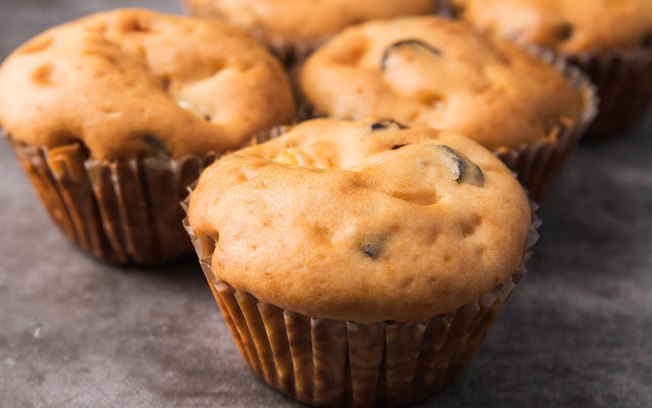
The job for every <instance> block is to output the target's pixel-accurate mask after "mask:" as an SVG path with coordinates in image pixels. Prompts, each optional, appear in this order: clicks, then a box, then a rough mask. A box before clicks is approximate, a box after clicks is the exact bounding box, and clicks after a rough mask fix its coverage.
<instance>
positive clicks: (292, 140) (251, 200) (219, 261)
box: [188, 119, 532, 323]
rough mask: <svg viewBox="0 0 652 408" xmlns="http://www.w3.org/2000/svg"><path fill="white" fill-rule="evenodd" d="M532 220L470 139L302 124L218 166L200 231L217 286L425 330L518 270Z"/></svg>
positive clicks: (203, 188)
mask: <svg viewBox="0 0 652 408" xmlns="http://www.w3.org/2000/svg"><path fill="white" fill-rule="evenodd" d="M531 219H532V215H531V212H530V205H529V202H528V199H527V197H526V195H525V193H524V191H523V189H522V187H521V186H520V185H519V183H518V182H517V180H516V179H515V178H514V177H513V175H512V174H511V172H510V171H509V170H508V169H507V168H506V167H505V166H504V165H503V164H502V163H501V162H500V160H498V159H497V158H496V157H495V156H494V155H492V154H491V152H489V151H487V150H486V149H484V148H483V147H481V146H480V145H478V144H477V143H475V142H473V141H471V140H470V139H467V138H464V137H462V136H458V135H456V134H452V133H447V132H439V131H436V130H432V129H428V128H412V129H408V128H405V127H404V126H402V125H400V124H398V123H396V122H392V121H379V122H373V121H369V120H367V121H359V122H340V121H333V120H329V119H319V120H314V121H309V122H304V123H303V124H300V125H298V126H296V127H295V128H293V129H292V130H291V131H290V132H288V133H286V134H285V135H283V136H282V137H280V138H277V139H274V140H271V141H269V142H266V143H264V144H261V145H258V146H254V147H250V148H247V149H243V150H240V151H238V152H236V153H234V154H233V155H230V156H227V157H225V158H223V159H221V160H219V161H218V162H216V163H214V164H213V165H211V166H210V167H209V168H207V169H206V170H205V171H204V173H202V175H201V176H200V179H199V182H198V185H197V187H196V189H195V191H194V192H193V194H192V195H191V200H190V204H189V215H188V221H189V225H190V227H191V228H192V230H193V231H194V233H195V234H196V235H197V236H198V237H200V238H203V239H208V240H210V239H211V238H212V239H215V240H216V247H215V249H214V254H213V258H212V268H213V271H214V273H215V277H216V278H217V279H219V280H223V281H225V282H227V283H228V284H229V285H231V286H233V287H234V288H236V289H237V290H241V291H244V292H248V293H251V294H252V295H254V296H256V298H257V299H259V300H260V301H262V302H267V303H270V304H273V305H275V306H277V307H281V308H284V309H288V310H292V311H294V312H299V313H302V314H305V315H308V316H315V317H324V318H329V319H338V320H350V321H356V322H361V323H375V322H383V321H388V320H391V321H399V322H414V321H416V322H427V321H428V320H429V319H431V318H433V317H434V316H436V315H439V314H445V313H449V312H453V311H455V310H456V309H458V308H459V307H461V306H463V305H465V304H468V303H471V302H473V301H474V300H475V299H477V298H478V297H480V296H481V295H482V294H484V293H487V292H490V291H491V290H492V289H494V288H495V287H496V286H497V285H499V284H500V283H501V282H503V281H504V280H505V279H507V278H508V277H510V276H511V275H512V273H514V271H515V270H516V269H517V268H518V266H519V265H520V263H521V261H522V258H523V252H524V245H525V241H526V236H527V233H528V229H529V227H530V223H531Z"/></svg>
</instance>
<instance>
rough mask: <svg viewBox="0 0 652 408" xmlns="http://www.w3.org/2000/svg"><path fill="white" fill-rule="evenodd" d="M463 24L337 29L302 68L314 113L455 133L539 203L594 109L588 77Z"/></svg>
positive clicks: (422, 20)
mask: <svg viewBox="0 0 652 408" xmlns="http://www.w3.org/2000/svg"><path fill="white" fill-rule="evenodd" d="M551 62H552V64H551V63H548V62H546V61H543V60H542V59H541V58H539V57H537V56H534V55H532V54H530V53H528V52H526V51H524V50H522V49H521V48H519V47H517V46H516V45H513V44H511V43H509V42H508V41H505V40H502V39H499V38H487V37H485V36H483V35H482V34H480V33H479V32H477V31H475V30H473V29H472V28H471V27H469V26H468V25H467V24H465V23H462V22H454V21H449V20H446V19H443V18H440V17H436V16H428V17H412V18H404V19H396V20H381V21H373V22H368V23H365V24H361V25H359V26H356V27H351V28H349V29H347V30H345V31H343V32H342V33H341V34H340V35H338V36H337V37H335V38H334V39H333V40H331V41H330V42H329V43H328V44H326V45H324V46H323V47H321V48H320V49H319V50H317V51H316V52H315V53H314V54H313V55H312V56H311V57H310V58H309V59H308V60H307V61H306V63H305V65H304V66H303V68H302V70H301V74H300V85H301V91H302V93H303V96H304V97H305V99H306V101H307V103H308V104H309V105H310V106H311V109H312V110H313V115H314V116H328V117H333V118H340V119H351V118H362V117H382V118H391V119H395V120H397V121H399V122H402V123H405V124H408V125H413V124H419V125H426V126H429V127H433V128H439V129H449V130H453V131H456V132H460V133H462V134H464V135H466V136H468V137H471V138H472V139H474V140H476V141H478V142H480V143H481V144H482V145H484V146H485V147H486V148H488V149H490V150H493V151H495V152H496V153H497V154H499V155H501V157H503V158H504V160H505V161H506V163H507V164H508V165H509V166H510V167H511V168H512V169H513V170H515V171H516V172H518V174H519V178H520V179H521V181H522V182H523V183H524V185H525V186H526V187H527V188H528V189H529V190H530V192H531V193H532V195H533V197H535V198H536V199H537V200H540V199H542V198H543V197H544V195H545V193H546V192H547V191H548V189H549V187H550V184H551V182H552V180H553V179H554V177H555V176H556V174H557V173H558V170H559V165H560V164H561V162H562V161H563V159H564V158H565V157H566V155H567V154H568V152H569V151H571V150H572V148H573V147H574V146H575V144H576V141H577V139H578V138H579V136H580V135H581V133H582V131H583V129H584V127H585V126H586V124H587V123H588V122H589V121H590V120H591V118H592V117H593V114H594V110H595V101H594V98H593V94H592V89H591V86H590V84H589V83H588V82H587V81H585V80H584V78H582V77H581V75H579V74H578V72H576V71H574V70H572V69H568V68H567V67H565V66H564V65H563V62H561V61H551Z"/></svg>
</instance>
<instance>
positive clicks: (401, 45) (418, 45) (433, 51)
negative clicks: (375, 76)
mask: <svg viewBox="0 0 652 408" xmlns="http://www.w3.org/2000/svg"><path fill="white" fill-rule="evenodd" d="M401 49H410V50H413V51H415V52H419V51H425V52H427V53H428V54H429V55H432V56H436V57H441V55H442V54H441V51H439V50H438V49H437V48H435V47H433V46H430V45H428V44H426V43H424V42H423V41H421V40H417V39H408V40H401V41H398V42H395V43H394V44H392V45H390V46H389V47H387V48H385V52H383V58H382V60H381V61H380V69H381V70H383V71H385V69H386V68H387V61H388V60H389V58H391V56H392V54H393V53H394V52H396V51H399V50H401Z"/></svg>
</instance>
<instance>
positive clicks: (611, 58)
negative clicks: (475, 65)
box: [453, 0, 652, 136]
mask: <svg viewBox="0 0 652 408" xmlns="http://www.w3.org/2000/svg"><path fill="white" fill-rule="evenodd" d="M453 3H454V5H455V6H456V7H455V8H457V9H458V10H457V14H458V16H459V18H460V19H463V20H465V21H467V22H469V23H471V24H473V25H475V26H476V27H478V28H480V29H481V30H483V31H486V32H489V33H493V34H496V35H501V36H504V37H506V38H508V39H510V40H513V41H515V42H517V43H519V44H535V45H536V46H539V47H544V48H546V49H550V50H553V51H554V52H556V53H559V54H560V55H563V56H564V57H566V58H567V59H568V60H569V61H570V62H571V63H572V64H574V65H576V66H577V67H579V68H580V69H581V70H582V71H583V72H584V73H585V74H586V75H587V76H588V77H589V78H590V79H591V81H592V82H593V83H595V84H596V87H597V91H598V96H599V97H600V112H599V114H598V116H597V118H596V120H595V122H594V123H593V124H592V126H591V128H590V129H589V130H588V131H587V134H588V135H589V136H617V135H621V134H625V133H626V131H627V130H628V129H629V128H631V127H632V126H634V125H635V124H636V123H637V122H639V121H640V119H641V118H643V117H644V115H645V114H646V112H648V111H649V107H650V104H651V103H652V44H651V42H650V40H651V35H652V2H651V1H649V0H617V1H616V0H477V1H476V0H455V1H453Z"/></svg>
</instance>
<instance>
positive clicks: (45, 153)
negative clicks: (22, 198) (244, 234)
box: [7, 137, 214, 265]
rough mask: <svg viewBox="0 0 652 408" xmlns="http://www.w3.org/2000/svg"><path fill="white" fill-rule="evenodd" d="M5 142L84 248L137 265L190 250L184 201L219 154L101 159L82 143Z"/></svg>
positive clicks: (57, 219)
mask: <svg viewBox="0 0 652 408" xmlns="http://www.w3.org/2000/svg"><path fill="white" fill-rule="evenodd" d="M7 140H8V141H9V143H10V145H11V146H12V147H13V149H14V152H15V153H16V156H17V157H18V160H19V161H20V164H21V165H22V167H23V169H24V170H25V172H26V173H27V175H28V177H29V179H30V181H31V183H32V185H33V187H34V189H35V190H36V193H37V195H38V196H39V198H40V199H41V201H42V203H43V204H44V206H45V208H46V210H47V211H48V213H49V214H50V217H51V218H52V220H53V221H54V223H55V224H56V226H57V227H58V228H59V230H60V231H61V232H62V233H63V234H64V235H65V236H66V237H67V238H68V239H69V240H71V241H72V242H74V243H76V244H77V245H78V246H79V247H80V248H81V249H83V250H84V251H85V252H87V253H89V254H91V255H93V256H95V257H97V258H100V259H102V260H105V261H109V262H115V263H122V264H126V263H129V264H138V265H160V264H164V263H166V262H169V261H172V260H175V259H178V258H181V257H184V256H188V255H190V254H192V245H191V243H190V241H189V240H188V237H187V234H186V232H185V231H184V229H183V226H182V219H183V216H184V215H183V210H182V209H181V207H180V206H179V201H180V200H183V199H184V198H185V197H186V196H187V193H188V191H187V187H188V186H189V185H190V184H191V183H193V182H194V181H195V180H196V179H197V178H198V176H199V172H200V170H201V169H202V168H203V167H204V166H205V165H206V164H207V163H209V162H210V161H212V159H213V157H214V155H209V156H208V157H207V158H200V157H198V156H186V157H183V158H180V159H159V158H141V159H133V160H124V161H100V160H93V159H89V158H88V154H87V152H85V151H84V148H83V147H82V146H81V145H80V144H71V145H66V146H61V147H57V148H54V149H47V148H45V147H35V146H26V145H23V144H21V143H17V142H14V141H12V140H11V138H10V137H7Z"/></svg>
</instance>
